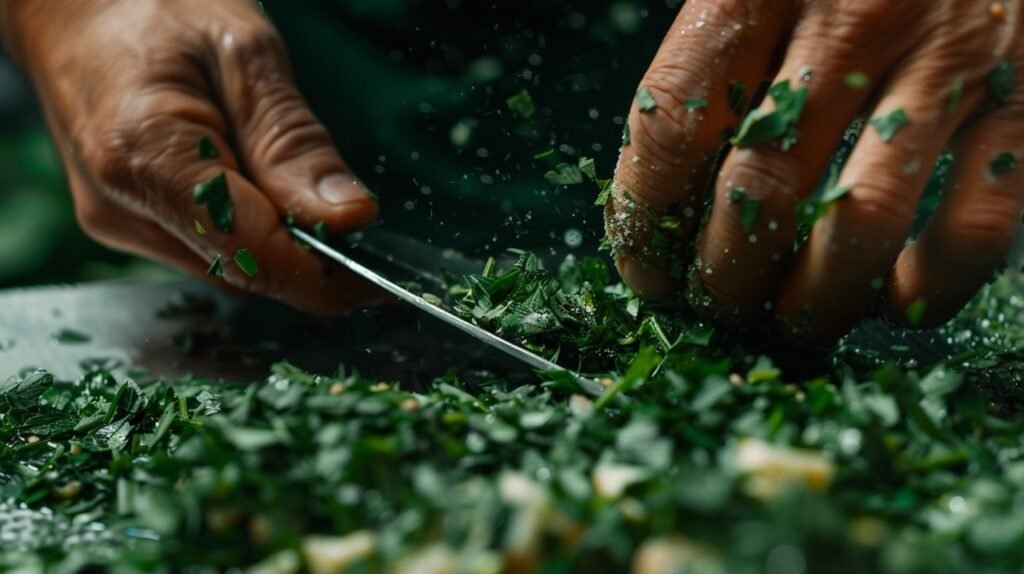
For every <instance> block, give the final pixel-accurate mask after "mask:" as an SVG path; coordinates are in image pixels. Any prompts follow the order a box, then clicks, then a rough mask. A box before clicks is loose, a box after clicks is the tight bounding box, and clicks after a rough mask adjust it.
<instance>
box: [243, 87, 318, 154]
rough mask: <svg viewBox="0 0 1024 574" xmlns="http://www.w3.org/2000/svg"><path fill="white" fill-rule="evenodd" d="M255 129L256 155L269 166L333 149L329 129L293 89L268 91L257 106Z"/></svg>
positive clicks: (285, 88) (281, 88) (254, 150)
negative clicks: (256, 131) (256, 134)
mask: <svg viewBox="0 0 1024 574" xmlns="http://www.w3.org/2000/svg"><path fill="white" fill-rule="evenodd" d="M255 121H256V124H255V125H256V126H260V127H259V128H257V129H260V130H261V131H260V132H259V133H260V135H259V136H258V137H257V138H255V140H254V143H253V145H254V149H253V152H254V154H255V155H256V156H257V157H260V158H263V160H264V161H265V162H266V163H267V164H269V165H278V164H282V163H286V162H288V161H290V160H292V159H295V158H296V157H299V156H302V155H305V154H307V153H310V152H313V151H316V150H319V149H323V148H328V147H331V146H332V143H331V136H330V134H329V133H328V132H327V129H326V128H324V126H323V125H322V124H321V123H320V122H319V121H318V120H317V118H316V117H315V116H314V115H313V113H312V112H311V111H310V110H309V108H307V107H306V104H305V102H304V101H303V100H302V98H301V97H300V96H299V95H298V93H297V92H295V90H294V89H292V88H291V87H290V86H287V85H285V86H282V87H280V88H272V89H270V90H268V91H267V92H266V93H265V95H264V96H263V98H262V99H261V100H260V102H259V103H258V104H257V108H256V115H255Z"/></svg>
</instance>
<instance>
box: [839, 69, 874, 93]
mask: <svg viewBox="0 0 1024 574" xmlns="http://www.w3.org/2000/svg"><path fill="white" fill-rule="evenodd" d="M843 83H844V84H846V87H848V88H851V89H854V90H863V89H864V88H866V87H868V86H870V85H871V78H870V77H869V76H868V75H867V74H865V73H864V72H850V73H849V74H846V77H845V78H843Z"/></svg>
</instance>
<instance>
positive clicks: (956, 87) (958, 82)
mask: <svg viewBox="0 0 1024 574" xmlns="http://www.w3.org/2000/svg"><path fill="white" fill-rule="evenodd" d="M963 99H964V79H963V78H957V79H955V80H953V85H952V86H951V87H950V88H949V99H948V100H946V113H947V114H951V113H953V112H955V111H956V109H957V108H959V107H960V102H961V101H962V100H963Z"/></svg>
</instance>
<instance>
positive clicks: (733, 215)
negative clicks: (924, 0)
mask: <svg viewBox="0 0 1024 574" xmlns="http://www.w3.org/2000/svg"><path fill="white" fill-rule="evenodd" d="M912 12H913V11H912V10H907V9H898V8H897V9H892V8H889V17H887V18H884V19H879V21H880V22H881V24H878V23H877V22H876V24H875V26H873V27H872V26H869V25H867V22H866V20H861V19H857V18H854V17H853V16H850V15H849V14H848V13H847V11H842V10H839V11H837V10H834V9H832V8H831V7H830V5H829V3H819V4H811V5H809V6H808V7H807V8H806V12H805V13H804V14H803V15H802V16H801V19H800V24H799V25H798V26H797V28H796V30H795V32H794V35H793V39H792V41H791V42H790V44H789V48H788V50H787V53H786V57H785V60H784V63H783V66H782V68H781V70H780V72H779V75H778V76H777V77H776V79H775V81H774V83H773V86H775V87H773V88H772V92H771V93H772V94H776V96H777V97H772V98H769V99H768V100H766V101H765V102H764V103H763V104H762V106H761V108H760V110H758V111H757V112H755V114H758V115H760V116H763V117H771V116H772V115H774V116H775V117H778V118H783V117H789V119H796V118H798V122H797V123H796V124H794V125H791V126H789V132H790V133H787V134H784V135H777V136H775V137H771V138H770V139H768V138H767V136H764V137H756V136H757V132H756V130H751V131H750V132H745V131H743V129H742V128H741V133H740V134H738V137H737V141H736V148H735V149H734V150H733V151H732V152H731V153H730V154H729V156H728V158H727V159H726V161H725V163H724V164H723V167H722V170H721V172H720V174H719V176H718V180H717V183H716V189H715V201H714V206H713V208H712V212H711V218H710V220H709V222H708V225H707V228H706V229H705V231H704V233H703V234H702V236H701V244H700V249H699V257H698V260H699V261H700V262H701V267H700V269H699V272H698V273H697V275H696V276H695V285H694V287H695V288H694V289H693V290H692V294H693V295H697V297H692V296H691V298H696V299H698V300H699V301H701V302H703V303H707V302H709V301H710V306H705V305H703V304H701V305H695V308H696V309H697V310H698V311H701V312H704V313H707V314H711V315H714V316H715V317H716V318H718V319H719V320H722V321H725V322H726V323H732V324H734V325H735V326H749V325H755V324H757V323H758V322H759V319H761V318H762V317H765V316H767V315H768V314H769V311H771V310H772V307H773V305H774V301H775V297H776V295H777V294H778V289H779V285H780V283H781V281H782V277H783V274H784V272H785V269H786V266H787V265H788V263H789V259H790V254H791V253H792V250H793V242H794V240H795V239H796V234H797V227H798V222H797V213H796V211H797V209H796V207H797V204H798V202H799V201H800V200H802V199H805V198H807V197H808V196H810V195H811V194H812V193H813V192H814V191H815V189H816V188H817V186H818V185H819V182H821V181H822V179H823V177H822V176H823V174H824V173H825V172H826V170H827V168H828V165H829V163H830V160H831V159H832V157H833V155H834V153H835V150H836V148H837V147H838V146H839V143H840V141H841V139H842V137H843V134H844V133H845V132H846V130H847V129H848V128H849V126H850V124H851V123H852V122H853V120H854V119H855V118H856V117H857V115H858V114H859V113H860V112H861V110H862V109H863V108H864V106H865V105H866V103H867V102H868V99H869V97H870V96H871V94H872V92H873V89H872V83H873V82H874V84H875V85H877V80H878V78H881V77H883V75H884V74H885V72H886V71H887V70H888V69H889V68H890V66H892V65H893V64H894V63H895V62H896V60H897V59H898V58H899V57H901V56H902V55H903V53H904V52H906V51H907V50H908V49H909V47H910V46H911V45H912V44H913V42H915V41H917V39H916V38H914V37H913V36H912V35H910V34H895V33H896V32H898V31H899V30H901V29H903V28H907V27H908V26H907V24H908V23H909V22H907V20H909V15H910V14H912ZM861 18H866V16H865V15H862V16H861ZM879 25H881V26H885V27H886V29H878V26H879ZM894 38H896V39H895V41H894ZM877 54H884V57H879V56H877ZM753 117H756V116H754V115H752V118H753ZM748 122H749V120H748ZM748 125H752V126H754V125H757V124H752V123H748ZM780 125H782V124H780ZM774 133H777V132H774ZM774 133H773V134H769V135H774ZM765 139H768V141H764V140H765ZM762 324H763V322H762Z"/></svg>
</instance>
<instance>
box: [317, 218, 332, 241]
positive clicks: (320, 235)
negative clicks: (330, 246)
mask: <svg viewBox="0 0 1024 574" xmlns="http://www.w3.org/2000/svg"><path fill="white" fill-rule="evenodd" d="M313 236H314V237H316V238H317V239H319V240H320V241H321V242H326V241H327V239H328V238H329V237H330V236H329V234H328V233H327V222H326V221H320V222H318V223H317V224H316V225H314V226H313Z"/></svg>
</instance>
